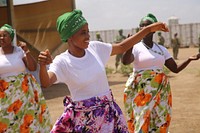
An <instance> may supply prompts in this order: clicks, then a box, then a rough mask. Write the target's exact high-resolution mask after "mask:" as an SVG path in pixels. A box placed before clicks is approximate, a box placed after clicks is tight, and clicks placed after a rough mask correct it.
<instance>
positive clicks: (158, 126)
mask: <svg viewBox="0 0 200 133" xmlns="http://www.w3.org/2000/svg"><path fill="white" fill-rule="evenodd" d="M124 105H125V112H126V113H127V114H126V117H127V124H128V128H129V132H130V133H133V132H134V133H167V132H168V127H169V125H170V120H171V108H172V95H171V89H170V85H169V81H168V78H167V76H166V75H165V74H164V73H163V71H162V70H145V71H140V72H135V73H133V74H132V75H131V76H130V77H129V79H128V81H127V83H126V88H125V90H124Z"/></svg>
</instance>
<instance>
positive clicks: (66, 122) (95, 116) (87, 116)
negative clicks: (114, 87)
mask: <svg viewBox="0 0 200 133" xmlns="http://www.w3.org/2000/svg"><path fill="white" fill-rule="evenodd" d="M64 106H65V111H64V113H63V114H62V115H61V117H60V118H59V119H58V120H57V122H56V123H55V125H54V127H53V129H52V131H51V133H72V132H73V133H128V128H127V125H126V121H125V118H124V116H123V114H122V111H121V109H120V108H119V106H118V105H117V104H116V103H115V102H114V100H113V96H112V94H111V92H110V93H109V94H107V95H104V96H99V97H92V98H90V99H87V100H82V101H78V102H73V101H72V100H71V99H70V98H69V97H65V99H64Z"/></svg>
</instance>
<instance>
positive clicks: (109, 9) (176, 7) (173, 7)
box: [1, 0, 200, 31]
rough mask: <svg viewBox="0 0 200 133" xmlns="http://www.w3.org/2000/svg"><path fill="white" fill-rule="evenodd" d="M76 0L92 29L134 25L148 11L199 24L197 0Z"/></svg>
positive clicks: (16, 0)
mask: <svg viewBox="0 0 200 133" xmlns="http://www.w3.org/2000/svg"><path fill="white" fill-rule="evenodd" d="M1 1H3V0H1ZM33 1H42V0H14V3H15V4H19V3H23V2H33ZM58 2H59V0H58ZM75 3H76V8H77V9H81V10H82V11H83V15H84V17H85V18H86V19H87V21H88V23H89V27H90V30H91V31H95V30H112V29H131V28H136V27H137V26H138V24H139V21H140V19H141V18H142V17H143V16H145V15H146V14H147V13H153V14H154V15H155V16H156V17H157V19H158V20H159V21H162V22H165V23H168V19H169V18H170V17H171V16H176V17H178V19H179V23H180V24H186V23H200V0H75Z"/></svg>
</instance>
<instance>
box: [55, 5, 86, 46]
mask: <svg viewBox="0 0 200 133" xmlns="http://www.w3.org/2000/svg"><path fill="white" fill-rule="evenodd" d="M86 23H87V21H86V19H85V18H84V17H83V16H82V11H81V10H77V9H75V10H73V11H72V12H67V13H64V14H62V15H61V16H59V17H58V19H57V24H56V27H57V31H58V32H59V34H60V37H61V40H62V41H63V42H67V40H68V39H69V38H70V37H71V36H72V35H73V34H74V33H76V32H77V31H78V30H79V29H80V28H81V27H82V26H83V25H84V24H86Z"/></svg>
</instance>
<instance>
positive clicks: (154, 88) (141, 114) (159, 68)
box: [122, 14, 200, 133]
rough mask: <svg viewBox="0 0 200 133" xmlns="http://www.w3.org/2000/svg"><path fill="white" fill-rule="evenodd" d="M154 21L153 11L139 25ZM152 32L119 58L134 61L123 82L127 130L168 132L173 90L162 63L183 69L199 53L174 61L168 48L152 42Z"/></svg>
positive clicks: (126, 61) (175, 70)
mask: <svg viewBox="0 0 200 133" xmlns="http://www.w3.org/2000/svg"><path fill="white" fill-rule="evenodd" d="M156 22H157V19H156V17H155V16H154V15H153V14H148V15H147V16H145V17H143V18H142V19H141V21H140V29H141V30H143V29H144V28H145V27H147V26H150V25H152V24H154V23H156ZM153 34H154V33H153V32H152V33H150V34H148V35H146V36H145V37H144V38H143V40H142V41H141V42H139V43H138V44H136V45H134V47H132V48H131V49H129V50H128V51H127V52H126V53H125V54H124V55H123V58H122V63H123V64H124V65H127V64H130V63H132V62H133V67H134V69H133V73H132V74H131V75H130V77H129V79H128V80H127V82H126V88H125V90H124V107H125V113H126V116H127V124H128V128H129V132H130V133H154V132H155V133H167V132H168V129H169V125H170V121H171V110H172V109H171V108H172V94H171V88H170V84H169V79H168V77H167V75H166V74H165V73H164V70H163V69H164V66H166V67H167V68H168V69H169V70H171V71H172V72H174V73H178V72H180V71H181V70H183V69H184V68H185V67H186V66H187V65H188V64H189V63H190V62H191V61H193V60H198V59H199V58H200V54H197V55H194V56H191V57H189V58H188V59H187V60H186V61H185V62H183V63H182V64H181V65H179V66H178V65H177V64H176V62H175V61H174V59H173V58H172V57H171V55H170V53H169V52H168V50H167V49H166V48H165V47H164V46H162V45H159V44H157V43H155V42H153Z"/></svg>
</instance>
